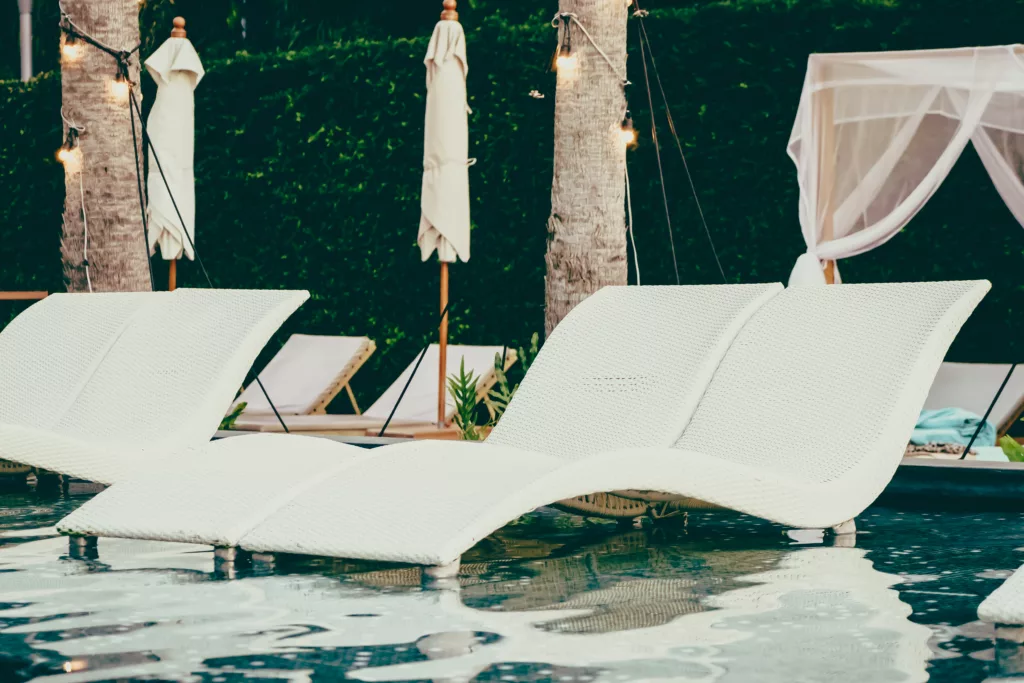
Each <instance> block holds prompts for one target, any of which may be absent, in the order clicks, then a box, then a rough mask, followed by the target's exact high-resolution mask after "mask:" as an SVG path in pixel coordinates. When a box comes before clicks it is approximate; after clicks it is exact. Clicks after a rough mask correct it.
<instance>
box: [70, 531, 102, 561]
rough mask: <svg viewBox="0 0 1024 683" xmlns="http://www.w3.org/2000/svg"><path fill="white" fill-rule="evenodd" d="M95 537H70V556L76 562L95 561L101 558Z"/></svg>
mask: <svg viewBox="0 0 1024 683" xmlns="http://www.w3.org/2000/svg"><path fill="white" fill-rule="evenodd" d="M98 541H99V539H98V538H96V537H95V536H68V555H69V556H70V557H73V558H75V559H76V560H95V559H96V558H98V557H99V548H98V546H97V542H98Z"/></svg>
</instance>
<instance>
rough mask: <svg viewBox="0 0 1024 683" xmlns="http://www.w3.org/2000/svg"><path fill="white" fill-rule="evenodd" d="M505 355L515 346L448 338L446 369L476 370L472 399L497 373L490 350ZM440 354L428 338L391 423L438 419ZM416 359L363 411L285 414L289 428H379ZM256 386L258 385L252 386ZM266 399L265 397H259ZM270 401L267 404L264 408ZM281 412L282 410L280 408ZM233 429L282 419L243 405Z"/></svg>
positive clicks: (512, 355)
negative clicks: (472, 343)
mask: <svg viewBox="0 0 1024 683" xmlns="http://www.w3.org/2000/svg"><path fill="white" fill-rule="evenodd" d="M503 353H504V356H505V369H506V370H508V369H509V368H510V367H512V365H513V364H514V363H515V362H516V359H517V355H516V352H515V350H514V349H511V348H510V349H504V348H503V347H501V346H464V345H458V344H452V345H449V346H448V353H447V357H448V358H447V361H448V362H447V367H448V374H449V375H451V374H452V373H457V372H458V371H459V367H460V364H461V363H462V361H463V360H465V362H466V371H467V372H472V373H473V374H474V375H476V376H477V378H478V379H477V400H481V399H483V397H484V396H486V395H487V392H489V391H490V390H491V388H492V387H493V386H494V383H495V382H496V381H497V378H496V376H495V373H494V357H495V355H498V356H501V355H502V354H503ZM439 358H440V347H439V346H438V345H437V344H431V345H430V347H429V348H428V349H427V354H426V355H425V356H424V357H423V362H422V363H420V366H419V369H418V370H416V375H415V376H414V377H413V380H412V384H410V385H409V388H408V390H406V392H405V396H403V397H402V401H401V403H399V404H398V410H396V411H395V415H394V417H393V418H392V419H391V426H392V427H395V428H406V429H408V428H411V427H418V426H427V425H431V424H433V423H436V422H437V374H438V359H439ZM418 359H419V354H417V355H416V358H414V359H413V360H412V362H411V363H410V364H409V365H408V367H406V368H405V370H404V371H403V372H402V374H401V375H399V376H398V379H396V380H395V381H394V382H393V383H392V384H391V386H390V387H388V388H387V390H386V391H385V392H384V393H383V394H381V396H380V398H378V399H377V400H376V401H375V402H374V403H373V405H371V406H370V407H369V408H367V409H366V411H365V412H363V413H362V415H324V414H316V415H291V416H289V417H286V418H285V420H284V423H285V425H287V427H288V431H289V432H296V433H301V432H306V433H322V434H350V435H360V434H365V433H366V431H367V430H374V431H376V430H379V429H380V428H382V427H383V426H384V422H385V421H386V420H387V419H388V415H390V414H391V411H392V409H393V408H394V407H395V404H396V403H398V397H399V396H400V395H401V394H402V389H403V388H404V387H405V385H406V382H408V380H409V375H411V374H412V372H413V370H414V369H415V367H416V363H417V361H418ZM255 391H259V388H258V387H256V388H255ZM267 392H268V393H270V398H271V399H272V400H273V401H274V402H275V404H276V403H277V398H276V397H275V395H274V393H272V392H271V391H270V387H267ZM446 395H447V402H446V408H447V416H448V419H449V420H450V419H451V418H452V416H453V415H454V414H455V402H454V401H453V400H452V398H451V394H450V393H446ZM264 402H265V401H264ZM269 409H270V406H269V405H267V410H268V411H269ZM282 415H283V413H282ZM233 428H234V429H237V430H244V431H254V432H283V431H284V427H282V426H281V421H280V420H278V419H277V417H276V416H274V414H273V413H264V414H258V415H251V414H250V413H249V410H248V409H246V411H245V412H244V413H242V414H241V415H240V416H239V417H238V419H237V420H235V423H234V425H233Z"/></svg>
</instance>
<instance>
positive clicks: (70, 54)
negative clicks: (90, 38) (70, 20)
mask: <svg viewBox="0 0 1024 683" xmlns="http://www.w3.org/2000/svg"><path fill="white" fill-rule="evenodd" d="M60 51H61V54H62V55H63V56H64V58H65V59H67V60H68V61H70V62H74V61H77V60H78V59H79V58H80V57H81V56H82V44H81V43H80V42H79V41H78V40H77V39H75V37H74V35H72V34H70V33H69V34H68V35H67V37H66V38H65V39H64V45H63V46H62V47H61V49H60Z"/></svg>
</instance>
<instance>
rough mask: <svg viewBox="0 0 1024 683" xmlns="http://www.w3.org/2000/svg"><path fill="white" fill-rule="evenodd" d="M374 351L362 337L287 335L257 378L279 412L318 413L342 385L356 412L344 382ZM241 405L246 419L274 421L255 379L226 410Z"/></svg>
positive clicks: (332, 398) (355, 405)
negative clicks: (257, 418)
mask: <svg viewBox="0 0 1024 683" xmlns="http://www.w3.org/2000/svg"><path fill="white" fill-rule="evenodd" d="M376 349H377V345H376V344H375V343H374V342H373V340H371V339H370V338H368V337H337V336H327V335H309V334H293V335H292V336H291V337H289V338H288V341H287V342H285V345H284V346H282V347H281V350H280V351H278V352H277V355H275V356H274V357H273V358H272V359H271V360H270V362H269V363H267V366H266V367H265V368H263V371H262V372H260V374H259V378H260V382H262V383H263V387H264V388H265V389H266V390H267V395H269V396H270V400H271V401H273V402H274V406H273V407H274V408H277V411H278V412H279V413H280V414H281V415H318V414H322V413H324V412H326V410H327V406H328V404H330V402H331V401H333V400H334V398H335V397H336V396H337V395H338V394H339V393H341V391H342V389H344V390H345V391H346V392H347V393H348V398H349V401H351V402H352V409H353V410H354V411H355V413H356V415H359V413H360V411H359V404H358V403H357V402H356V396H355V394H354V393H352V387H351V386H350V384H349V383H350V382H351V381H352V378H353V377H354V376H355V374H356V373H357V372H359V369H360V368H361V367H363V364H364V363H365V362H366V361H367V360H368V359H369V358H370V356H372V355H373V352H374V351H375V350H376ZM242 403H245V404H246V406H245V410H244V411H243V413H242V414H243V415H245V416H246V417H253V416H257V415H259V416H269V417H270V418H273V419H274V420H275V421H276V419H277V418H275V417H274V410H273V408H272V407H271V406H270V403H268V402H267V396H266V395H264V393H263V390H262V389H260V386H259V384H257V383H256V382H253V383H252V384H250V385H249V386H248V387H246V389H245V391H243V392H242V393H241V395H240V396H239V397H238V398H237V399H236V400H235V403H234V405H232V410H234V409H235V408H236V407H237V406H238V405H240V404H242Z"/></svg>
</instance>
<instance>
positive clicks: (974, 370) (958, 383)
mask: <svg viewBox="0 0 1024 683" xmlns="http://www.w3.org/2000/svg"><path fill="white" fill-rule="evenodd" d="M1009 371H1010V366H1009V365H1008V364H1006V365H1002V364H995V363H943V364H942V367H940V368H939V374H938V375H936V376H935V382H934V384H932V388H931V391H930V392H929V393H928V400H927V401H925V404H924V408H925V410H938V409H941V408H963V409H964V410H969V411H971V412H972V413H975V414H977V415H978V416H981V415H984V414H985V411H986V410H988V407H989V405H991V403H992V399H993V398H995V395H996V392H997V391H998V390H999V386H1000V385H1001V384H1002V383H1003V380H1005V379H1006V373H1008V372H1009ZM1022 412H1024V367H1019V368H1017V369H1016V370H1014V372H1013V375H1012V376H1011V377H1010V381H1009V382H1007V384H1006V388H1005V389H1003V393H1002V394H1001V395H1000V396H999V400H998V401H996V404H995V407H993V408H992V413H991V414H990V415H989V418H988V419H989V422H991V423H992V424H994V425H995V427H996V432H997V433H998V436H1002V435H1004V434H1006V432H1008V431H1010V427H1012V426H1013V423H1014V422H1016V421H1017V419H1018V418H1020V416H1021V413H1022Z"/></svg>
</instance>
